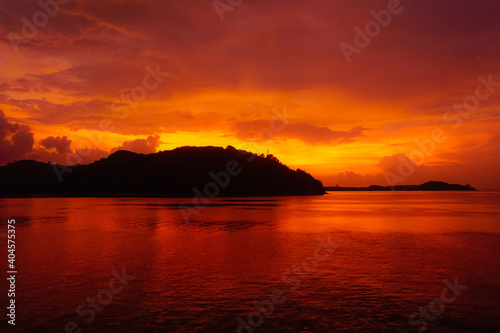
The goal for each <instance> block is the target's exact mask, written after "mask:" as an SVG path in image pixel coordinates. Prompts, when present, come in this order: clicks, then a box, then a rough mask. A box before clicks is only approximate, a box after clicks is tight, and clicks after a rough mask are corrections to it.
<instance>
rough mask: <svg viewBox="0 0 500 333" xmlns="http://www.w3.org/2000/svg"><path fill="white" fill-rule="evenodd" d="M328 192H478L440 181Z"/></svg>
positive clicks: (337, 188) (334, 187) (330, 188)
mask: <svg viewBox="0 0 500 333" xmlns="http://www.w3.org/2000/svg"><path fill="white" fill-rule="evenodd" d="M325 190H326V191H477V190H476V189H475V188H474V187H471V186H470V185H459V184H448V183H445V182H439V181H430V182H427V183H423V184H420V185H395V186H379V185H370V186H368V187H341V186H338V185H337V186H328V187H325Z"/></svg>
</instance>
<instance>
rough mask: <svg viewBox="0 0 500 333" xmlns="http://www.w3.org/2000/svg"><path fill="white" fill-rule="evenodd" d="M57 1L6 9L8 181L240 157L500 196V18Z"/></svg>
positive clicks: (418, 10)
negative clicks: (106, 161) (91, 166)
mask: <svg viewBox="0 0 500 333" xmlns="http://www.w3.org/2000/svg"><path fill="white" fill-rule="evenodd" d="M46 1H47V2H46V3H47V4H48V5H47V6H46V8H45V10H46V12H47V13H48V14H45V12H44V11H43V10H44V9H43V8H41V7H40V5H39V4H38V1H26V0H22V1H3V2H2V10H1V12H0V22H1V23H0V32H1V35H2V39H1V43H0V63H1V67H0V110H2V111H1V112H0V165H4V164H6V163H8V162H12V161H15V160H19V159H22V158H34V159H37V160H40V161H45V162H46V161H51V162H59V163H64V164H68V163H69V164H73V163H88V162H92V161H94V160H96V159H99V158H102V157H106V156H107V155H109V153H110V152H113V151H115V150H117V149H129V150H132V151H136V152H141V153H151V152H155V151H159V150H165V149H172V148H175V147H178V146H184V145H192V146H201V145H215V146H227V145H233V146H235V147H237V148H242V149H247V150H251V151H254V152H256V153H265V152H266V151H267V149H269V151H270V152H271V153H272V154H274V155H275V156H277V157H278V158H279V159H280V160H281V161H282V162H283V163H285V164H287V165H289V166H290V167H294V168H302V169H305V170H306V171H308V172H310V173H311V174H313V175H314V176H315V177H317V178H319V179H321V180H322V181H323V183H324V184H325V185H336V184H339V185H345V186H352V185H355V186H364V185H370V184H380V185H387V184H390V183H391V182H393V183H394V184H413V183H421V182H425V181H428V180H443V181H448V182H453V183H463V184H465V183H467V184H472V185H473V186H476V187H478V188H489V189H500V177H498V176H497V172H498V170H499V169H500V168H499V167H500V154H499V152H500V151H499V148H500V135H499V133H498V128H499V125H500V120H499V115H500V112H499V106H500V66H499V65H500V60H499V59H498V55H499V54H500V52H499V51H500V21H499V20H498V15H499V14H500V3H498V1H493V0H491V1H475V2H474V1H466V0H453V1H452V0H442V1H439V2H432V1H413V2H410V1H408V0H406V1H401V2H400V3H399V4H398V1H397V0H390V1H361V0H358V1H340V0H339V1H336V0H335V1H333V0H324V1H323V0H318V1H316V0H315V1H305V0H300V1H299V0H296V1H290V0H286V1H285V0H273V1H262V0H252V1H250V0H244V1H241V4H240V5H238V6H236V7H234V6H231V7H226V9H228V10H227V11H225V12H224V13H221V12H219V13H218V12H217V10H216V9H215V8H214V5H213V2H212V1H208V0H207V1H185V0H184V1H159V0H158V1H148V0H146V1H118V0H102V1H90V0H70V1H68V0H59V1H60V2H57V1H56V0H46ZM237 2H238V1H232V3H233V4H235V3H237ZM222 3H226V2H225V1H222ZM388 7H389V8H390V9H391V10H392V11H393V12H392V13H391V12H388V11H387V12H383V13H391V14H390V22H387V24H385V23H384V25H385V26H381V25H380V24H378V27H379V29H378V30H379V31H371V32H369V34H371V35H372V37H369V36H368V38H369V39H370V41H369V43H367V44H368V45H361V44H360V42H363V41H362V40H360V39H359V38H358V40H357V42H358V44H356V41H355V35H356V32H355V30H354V28H355V27H359V28H360V29H361V30H365V25H366V24H367V23H369V22H370V21H373V20H374V16H373V15H374V14H373V13H371V12H372V11H374V12H375V13H379V14H377V15H378V16H379V19H380V17H382V19H384V14H383V13H380V11H382V10H386V9H387V8H388ZM221 8H222V7H221ZM229 9H230V10H229ZM220 10H221V9H219V11H220ZM49 14H50V15H49ZM219 14H220V15H219ZM221 17H222V18H223V19H224V20H223V21H221ZM385 19H386V20H387V17H385ZM369 26H370V24H369ZM371 26H372V28H373V27H375V28H373V29H376V27H377V24H375V25H374V24H373V23H372V24H371ZM22 38H24V39H22ZM365 42H366V40H365ZM341 43H347V44H349V45H351V46H352V47H357V52H355V53H352V54H350V55H349V57H347V58H346V57H345V55H344V53H343V51H342V48H341V47H340V45H341ZM344 45H345V44H344ZM356 45H357V46H356ZM348 60H349V61H348ZM155 73H156V74H155ZM480 77H481V79H480ZM488 81H490V82H491V83H489V84H487V82H488ZM485 82H486V83H485ZM497 82H498V83H497ZM476 96H477V97H476ZM454 105H458V106H459V107H458V108H455V109H454ZM460 105H461V107H460ZM458 122H460V123H458ZM413 163H415V164H413Z"/></svg>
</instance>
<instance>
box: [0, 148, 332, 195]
mask: <svg viewBox="0 0 500 333" xmlns="http://www.w3.org/2000/svg"><path fill="white" fill-rule="evenodd" d="M323 194H325V190H324V188H323V184H322V183H321V182H320V181H319V180H316V179H314V178H313V177H312V176H311V175H310V174H308V173H307V172H305V171H303V170H300V169H297V170H292V169H290V168H289V167H287V166H286V165H283V164H282V163H280V161H279V160H278V159H277V158H276V157H274V156H273V155H271V154H268V155H266V156H265V155H264V154H262V155H257V154H253V153H250V152H247V151H244V150H238V149H236V148H234V147H232V146H228V147H226V148H222V147H212V146H209V147H180V148H176V149H173V150H169V151H161V152H158V153H153V154H148V155H145V154H137V153H133V152H130V151H125V150H120V151H117V152H115V153H113V154H111V155H110V156H108V157H107V158H103V159H101V160H99V161H96V162H94V163H91V164H88V165H72V166H63V165H59V164H50V163H42V162H37V161H35V160H22V161H17V162H14V163H9V164H8V165H6V166H2V167H0V197H195V196H196V197H200V198H202V197H205V198H214V197H222V196H229V197H243V196H286V195H323Z"/></svg>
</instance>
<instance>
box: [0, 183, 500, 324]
mask: <svg viewBox="0 0 500 333" xmlns="http://www.w3.org/2000/svg"><path fill="white" fill-rule="evenodd" d="M191 202H192V200H190V199H170V198H169V199H164V198H32V199H0V218H1V219H2V223H1V228H0V255H1V257H0V262H1V264H0V269H1V271H2V276H3V277H4V278H2V282H1V283H0V287H1V291H0V294H1V295H2V297H1V302H2V304H1V307H2V309H4V310H3V311H4V312H6V311H9V310H5V309H6V307H7V306H8V302H9V300H10V298H9V297H7V291H8V289H9V285H8V284H7V283H6V279H5V275H6V272H7V270H8V267H7V264H8V263H7V258H8V257H7V256H8V253H7V238H5V235H6V234H7V232H8V231H7V220H8V219H15V221H16V224H15V237H16V238H15V242H16V243H15V245H16V252H15V255H16V261H15V268H16V271H17V274H16V287H15V289H16V292H15V293H16V296H15V301H16V303H15V304H16V320H15V323H16V325H15V332H44V333H45V332H250V333H251V332H419V331H420V332H424V331H425V332H500V193H498V192H331V193H329V194H327V195H324V196H311V197H266V198H217V199H212V200H210V202H209V203H208V204H207V205H206V206H205V203H201V205H198V206H196V207H192V206H188V205H187V204H189V203H191ZM180 204H181V205H185V206H183V207H184V208H183V209H180V208H179V205H180ZM185 216H189V221H187V220H186V219H185V218H184V217H185ZM6 314H7V312H6V313H5V314H2V322H1V324H0V325H1V326H0V327H2V329H1V331H2V332H10V331H13V330H12V328H13V327H12V325H8V324H7V321H8V320H9V318H8V317H7V316H6Z"/></svg>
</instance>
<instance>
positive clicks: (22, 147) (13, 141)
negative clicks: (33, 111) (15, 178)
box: [0, 110, 35, 165]
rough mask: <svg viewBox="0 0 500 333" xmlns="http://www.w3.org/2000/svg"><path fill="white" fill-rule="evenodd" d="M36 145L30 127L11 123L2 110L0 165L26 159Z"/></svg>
mask: <svg viewBox="0 0 500 333" xmlns="http://www.w3.org/2000/svg"><path fill="white" fill-rule="evenodd" d="M10 134H12V136H11V137H10V138H9V135H10ZM34 143H35V140H34V138H33V133H32V132H31V129H30V128H29V126H26V125H19V124H17V123H15V124H14V123H9V122H8V121H7V118H6V117H5V114H4V112H3V110H0V165H3V164H7V163H9V162H13V161H15V160H19V159H23V158H25V157H26V154H27V153H29V152H31V151H33V144H34Z"/></svg>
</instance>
